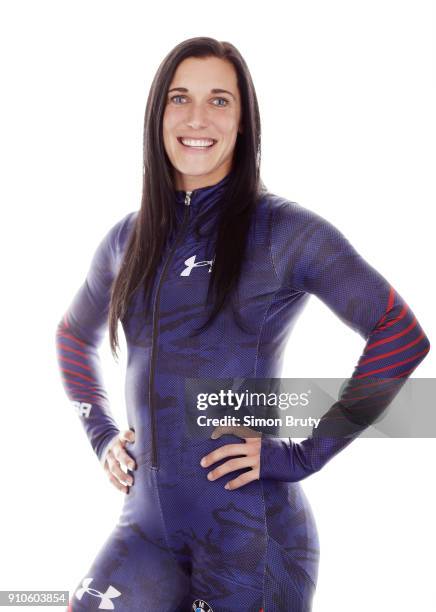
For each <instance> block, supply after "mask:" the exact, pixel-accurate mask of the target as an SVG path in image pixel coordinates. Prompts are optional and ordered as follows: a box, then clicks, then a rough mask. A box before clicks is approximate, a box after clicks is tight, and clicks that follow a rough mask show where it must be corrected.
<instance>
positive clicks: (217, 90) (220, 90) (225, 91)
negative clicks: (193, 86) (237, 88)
mask: <svg viewBox="0 0 436 612" xmlns="http://www.w3.org/2000/svg"><path fill="white" fill-rule="evenodd" d="M172 91H183V92H187V91H189V90H188V89H187V88H186V87H173V88H172V89H169V90H168V93H170V92H172ZM210 93H228V94H230V95H231V96H232V98H233V99H234V100H236V98H235V96H234V95H233V94H232V92H231V91H227V89H217V88H214V89H211V90H210Z"/></svg>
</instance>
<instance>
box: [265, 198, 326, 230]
mask: <svg viewBox="0 0 436 612" xmlns="http://www.w3.org/2000/svg"><path fill="white" fill-rule="evenodd" d="M262 200H263V203H264V208H265V210H269V211H271V213H272V215H273V219H274V225H275V226H278V227H281V226H288V225H290V224H291V225H292V226H293V227H301V226H304V227H305V228H306V229H308V228H309V227H312V228H314V227H319V226H322V227H325V228H330V227H333V225H332V223H331V222H330V221H329V220H328V219H327V218H325V217H324V216H322V215H321V214H320V213H319V212H318V211H316V210H314V209H312V208H309V207H307V206H303V205H302V204H300V203H299V202H297V201H295V200H290V199H289V198H286V197H284V196H280V195H278V194H275V193H272V192H270V191H267V192H266V193H264V194H263V198H262Z"/></svg>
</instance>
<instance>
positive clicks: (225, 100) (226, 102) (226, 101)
mask: <svg viewBox="0 0 436 612" xmlns="http://www.w3.org/2000/svg"><path fill="white" fill-rule="evenodd" d="M215 100H224V102H225V104H215V106H227V104H228V103H229V101H228V100H227V99H226V98H215Z"/></svg>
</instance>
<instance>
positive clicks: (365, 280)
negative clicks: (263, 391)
mask: <svg viewBox="0 0 436 612" xmlns="http://www.w3.org/2000/svg"><path fill="white" fill-rule="evenodd" d="M274 212H275V222H274V225H273V231H272V239H271V255H272V258H273V262H274V267H275V269H276V272H277V275H278V277H279V279H280V280H282V281H283V285H284V286H289V287H290V288H291V287H292V288H293V289H294V290H297V291H303V292H308V293H311V294H314V295H316V296H317V297H318V298H319V299H320V300H322V301H323V302H324V303H325V304H326V305H327V306H328V307H329V308H330V309H331V310H332V311H333V312H334V313H335V314H336V315H337V316H338V317H339V318H340V319H341V320H342V321H343V322H344V323H346V324H347V325H348V326H349V327H351V328H352V329H354V330H355V331H356V332H358V333H359V334H360V335H361V336H362V337H363V338H364V339H366V344H365V347H364V350H363V353H362V355H361V356H360V358H359V360H358V363H357V365H356V366H355V369H354V372H353V374H352V377H351V379H350V380H349V381H348V384H347V386H346V387H345V388H344V389H343V391H342V393H341V395H340V397H339V398H338V401H337V402H336V403H335V404H334V405H333V406H332V408H331V409H330V410H329V411H328V413H327V414H326V415H324V416H323V418H322V420H321V423H320V427H319V428H318V431H315V432H313V435H312V436H311V437H309V438H307V439H306V440H303V441H302V442H301V443H295V442H293V441H292V440H291V439H290V438H288V440H287V441H284V440H282V439H279V438H273V437H263V439H262V448H261V459H260V478H272V479H276V480H283V481H288V482H289V481H297V480H301V479H303V478H306V477H307V476H309V475H310V474H312V473H313V472H316V471H319V470H320V469H321V468H322V467H323V466H324V465H325V464H326V463H327V461H329V460H330V459H331V458H332V457H334V456H335V455H336V454H337V453H338V452H339V451H341V450H342V449H343V448H344V447H345V446H347V445H348V444H349V443H350V442H351V441H352V440H353V439H354V438H355V437H356V436H357V435H358V434H359V433H360V432H361V431H362V430H363V429H364V428H365V427H366V426H368V425H369V424H370V423H371V422H372V421H373V420H375V419H376V418H377V416H379V415H380V414H381V413H382V412H383V410H384V409H385V408H386V406H387V405H388V404H389V403H390V402H391V401H392V399H393V397H395V395H396V394H397V393H398V391H399V389H400V387H401V386H402V384H404V382H405V380H406V379H407V378H408V377H409V376H410V374H411V373H412V372H413V371H414V370H415V368H416V367H417V366H418V365H419V363H420V362H421V361H422V360H423V359H424V357H425V355H426V354H427V353H428V351H429V349H430V342H429V339H428V338H427V336H426V334H425V333H424V331H423V330H422V328H421V326H420V324H419V322H418V321H417V319H416V317H415V315H414V314H413V312H412V310H411V309H410V307H409V306H408V304H407V303H406V302H405V301H404V299H403V298H402V297H401V296H400V295H399V293H398V292H397V291H396V290H395V289H394V288H393V287H392V286H391V285H390V283H388V281H387V280H386V279H385V278H384V277H383V276H382V275H381V274H380V273H379V272H378V271H377V270H375V269H374V268H373V267H372V266H371V265H370V264H369V263H367V262H366V261H365V260H364V259H363V258H362V257H361V256H360V255H359V253H357V251H356V250H355V249H354V247H353V246H352V245H351V244H350V242H349V241H348V240H347V239H346V238H345V237H344V236H343V234H342V233H341V232H340V231H339V230H338V229H337V228H336V227H334V226H333V225H332V224H331V223H330V222H328V221H327V220H326V219H324V218H323V217H321V216H320V215H318V214H316V213H314V212H313V211H310V210H308V209H305V208H303V207H301V206H300V205H298V204H296V203H295V202H289V201H285V202H284V203H283V204H282V205H281V206H280V207H279V208H277V209H276V210H275V211H274ZM332 351H333V352H334V351H335V348H334V347H332ZM356 398H363V399H356ZM330 427H331V428H332V429H331V430H330V431H335V432H336V434H335V436H332V437H328V432H329V428H330ZM340 429H342V430H344V431H345V434H344V435H338V434H337V432H338V431H339V430H340Z"/></svg>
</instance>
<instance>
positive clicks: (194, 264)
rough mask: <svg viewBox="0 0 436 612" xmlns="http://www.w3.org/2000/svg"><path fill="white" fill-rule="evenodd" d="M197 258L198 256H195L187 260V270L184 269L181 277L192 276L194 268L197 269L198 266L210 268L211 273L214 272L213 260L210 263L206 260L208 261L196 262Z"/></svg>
mask: <svg viewBox="0 0 436 612" xmlns="http://www.w3.org/2000/svg"><path fill="white" fill-rule="evenodd" d="M196 257H197V255H193V256H192V257H188V259H185V266H186V268H184V269H183V270H182V271H181V272H180V276H189V275H190V274H191V270H192V269H193V268H197V267H198V266H209V272H210V271H211V270H212V265H213V259H211V260H210V261H208V260H206V261H195V258H196Z"/></svg>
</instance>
